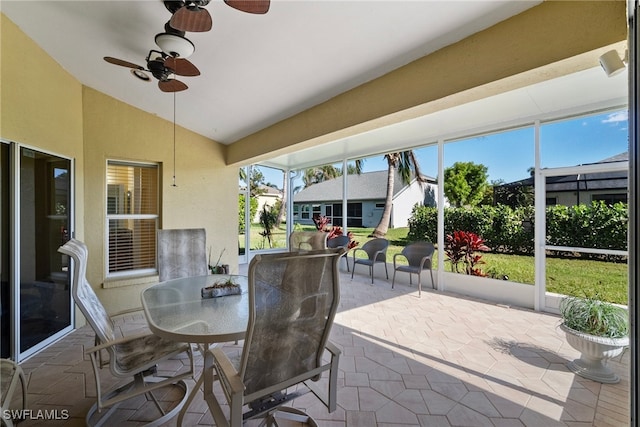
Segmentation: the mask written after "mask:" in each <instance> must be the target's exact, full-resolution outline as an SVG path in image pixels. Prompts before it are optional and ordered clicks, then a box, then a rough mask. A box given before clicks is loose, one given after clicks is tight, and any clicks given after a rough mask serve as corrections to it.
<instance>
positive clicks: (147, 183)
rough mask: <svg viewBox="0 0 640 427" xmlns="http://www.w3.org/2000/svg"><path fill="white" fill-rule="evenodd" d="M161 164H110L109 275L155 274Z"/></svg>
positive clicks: (108, 171) (108, 178) (115, 162)
mask: <svg viewBox="0 0 640 427" xmlns="http://www.w3.org/2000/svg"><path fill="white" fill-rule="evenodd" d="M158 172H159V168H158V165H148V164H138V163H125V162H117V161H108V162H107V204H106V205H107V230H106V231H107V236H108V243H107V244H108V247H107V257H108V262H107V276H119V275H130V274H140V273H153V272H155V271H156V230H157V229H158V219H159V215H158V212H159V211H160V208H159V195H158V181H159V178H158Z"/></svg>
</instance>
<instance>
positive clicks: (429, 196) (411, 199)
mask: <svg viewBox="0 0 640 427" xmlns="http://www.w3.org/2000/svg"><path fill="white" fill-rule="evenodd" d="M425 195H426V196H425ZM425 199H426V200H425ZM437 199H438V186H437V185H434V184H425V185H424V187H420V185H419V184H418V182H417V181H413V182H412V183H411V185H409V186H407V187H405V188H404V189H403V190H402V191H400V192H399V193H398V194H397V195H396V197H395V198H394V200H393V214H392V218H391V224H390V225H389V226H390V227H392V228H397V227H408V226H409V218H411V213H412V211H413V207H414V206H415V205H416V203H418V204H420V205H422V204H426V205H427V206H436V200H437Z"/></svg>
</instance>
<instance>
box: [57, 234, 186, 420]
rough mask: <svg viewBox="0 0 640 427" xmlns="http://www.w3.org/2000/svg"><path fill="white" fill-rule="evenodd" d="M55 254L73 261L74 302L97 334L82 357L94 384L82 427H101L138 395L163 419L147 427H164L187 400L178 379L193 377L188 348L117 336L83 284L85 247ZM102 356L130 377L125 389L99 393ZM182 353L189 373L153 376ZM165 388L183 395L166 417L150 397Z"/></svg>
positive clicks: (72, 245) (74, 245) (114, 371)
mask: <svg viewBox="0 0 640 427" xmlns="http://www.w3.org/2000/svg"><path fill="white" fill-rule="evenodd" d="M58 252H60V253H63V254H65V255H68V256H70V257H71V258H72V259H73V275H72V295H73V300H74V301H75V303H76V304H77V305H78V307H79V308H80V311H81V312H82V314H83V315H84V317H85V318H86V319H87V322H88V323H89V325H91V328H92V329H93V330H94V332H95V334H96V342H98V343H99V344H97V345H96V346H94V347H91V348H88V349H85V354H87V355H88V356H89V357H90V359H91V364H92V366H93V373H94V377H95V382H96V403H95V404H94V405H93V406H92V407H91V408H90V409H89V412H88V413H87V416H86V423H87V425H102V424H103V423H104V422H106V421H107V419H108V417H109V416H110V415H111V413H112V412H113V410H115V409H116V407H117V405H118V404H119V403H121V402H122V401H124V400H127V399H131V398H134V397H137V396H140V395H146V397H147V398H148V399H150V400H152V401H153V402H154V403H155V405H156V407H157V408H158V410H159V411H160V413H161V414H162V415H161V416H160V417H159V418H157V419H156V420H154V421H153V422H151V423H149V424H148V425H149V426H158V425H161V424H164V423H165V422H166V421H167V420H169V419H170V418H172V417H173V416H174V415H176V414H177V413H178V412H179V411H180V409H181V408H182V406H183V405H184V403H185V402H186V400H187V397H188V395H189V388H188V386H187V384H186V383H185V382H184V381H183V379H184V378H187V377H191V378H193V371H194V362H193V354H192V351H191V347H190V346H189V344H185V343H178V342H174V341H169V340H165V339H163V338H160V337H158V336H156V335H153V334H151V333H143V334H136V335H132V336H117V335H116V329H115V328H114V324H113V321H112V320H111V318H110V317H109V316H108V315H107V312H106V310H105V308H104V307H103V305H102V304H101V303H100V300H99V299H98V297H97V295H96V294H95V292H94V291H93V288H92V287H91V285H90V284H89V282H88V281H87V279H86V270H87V261H88V250H87V246H86V245H85V244H84V243H83V242H81V241H79V240H76V239H71V240H69V241H68V242H67V243H65V244H64V245H63V246H61V247H60V248H59V249H58ZM102 351H106V352H107V353H108V354H109V361H108V362H105V365H106V364H108V366H109V371H110V373H111V375H113V376H114V377H116V378H130V377H133V380H132V381H131V382H130V383H128V384H126V385H124V386H120V385H118V386H116V387H115V388H113V389H111V390H108V391H104V392H103V390H102V384H101V376H100V372H99V370H100V369H101V368H103V364H102V363H101V362H100V361H99V360H98V359H99V357H100V353H101V352H102ZM183 352H187V355H188V356H189V361H190V369H188V370H187V371H185V372H182V373H180V374H177V375H175V376H173V377H161V376H156V375H154V374H155V371H156V364H157V363H159V362H161V361H163V360H166V359H169V358H172V357H174V356H178V355H179V354H180V353H183ZM170 386H178V387H180V388H181V389H182V391H183V392H184V395H183V397H182V400H180V402H178V404H177V405H176V406H175V407H173V408H172V409H171V410H169V411H168V412H167V411H165V410H164V409H163V408H162V407H161V406H160V404H159V403H158V401H157V400H156V398H155V397H154V395H153V393H152V392H153V391H154V390H156V389H159V388H161V387H170ZM104 408H110V409H109V411H107V412H106V413H105V414H103V416H102V417H100V416H96V417H94V416H93V415H94V414H95V413H96V411H98V412H101V411H102V409H104ZM107 424H108V423H107Z"/></svg>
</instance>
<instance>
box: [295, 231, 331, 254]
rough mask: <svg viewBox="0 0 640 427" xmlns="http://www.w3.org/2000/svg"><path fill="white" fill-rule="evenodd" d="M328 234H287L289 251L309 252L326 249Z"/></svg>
mask: <svg viewBox="0 0 640 427" xmlns="http://www.w3.org/2000/svg"><path fill="white" fill-rule="evenodd" d="M328 236H329V233H327V232H325V231H292V232H291V234H289V250H290V251H293V252H296V251H311V250H317V249H326V248H327V237H328Z"/></svg>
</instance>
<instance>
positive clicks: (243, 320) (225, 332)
mask: <svg viewBox="0 0 640 427" xmlns="http://www.w3.org/2000/svg"><path fill="white" fill-rule="evenodd" d="M228 279H232V280H233V282H234V283H237V284H238V285H240V289H241V290H242V293H241V294H240V295H227V296H222V297H217V298H203V297H202V296H201V289H202V288H204V287H207V286H211V285H213V284H215V283H220V282H225V281H227V280H228ZM141 298H142V307H143V309H144V314H145V317H146V318H147V322H148V323H149V329H151V332H153V333H154V334H156V335H159V336H161V337H163V338H165V339H169V340H173V341H178V342H188V343H196V344H199V346H198V347H199V349H200V350H201V352H202V354H203V356H204V357H205V360H204V368H203V370H202V375H201V376H200V377H199V378H198V381H197V382H196V386H195V388H194V389H193V390H192V391H191V393H190V395H189V398H188V399H187V401H186V402H185V405H184V406H183V407H182V409H181V410H180V414H179V416H178V425H179V426H180V425H182V420H183V418H184V415H185V414H186V411H187V408H188V407H189V405H190V404H191V402H192V401H193V399H194V397H195V395H196V393H197V392H198V390H199V389H200V387H201V386H202V385H203V382H204V398H205V401H207V403H208V404H209V402H210V399H211V396H212V395H213V389H212V385H213V379H214V378H213V360H212V358H210V357H209V355H210V354H211V353H210V352H208V351H206V350H207V349H208V348H209V346H210V345H212V344H216V343H222V342H229V341H237V340H241V339H244V335H245V332H246V329H247V321H248V319H249V295H248V294H247V277H246V276H238V275H227V274H213V275H208V276H198V277H183V278H180V279H173V280H168V281H166V282H161V283H159V284H157V285H154V286H151V287H149V288H147V289H145V290H144V291H142V294H141ZM209 408H210V409H211V408H212V406H211V404H209Z"/></svg>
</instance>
